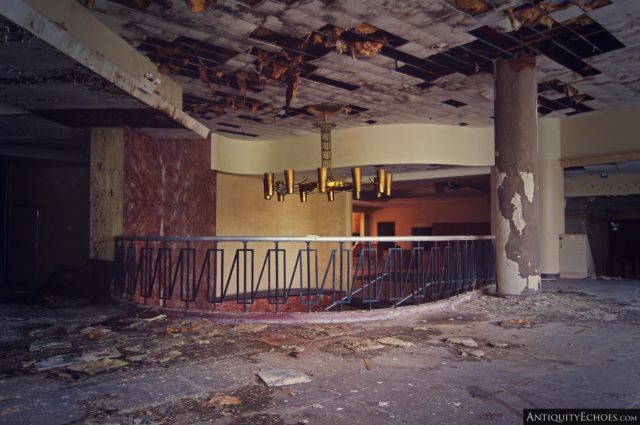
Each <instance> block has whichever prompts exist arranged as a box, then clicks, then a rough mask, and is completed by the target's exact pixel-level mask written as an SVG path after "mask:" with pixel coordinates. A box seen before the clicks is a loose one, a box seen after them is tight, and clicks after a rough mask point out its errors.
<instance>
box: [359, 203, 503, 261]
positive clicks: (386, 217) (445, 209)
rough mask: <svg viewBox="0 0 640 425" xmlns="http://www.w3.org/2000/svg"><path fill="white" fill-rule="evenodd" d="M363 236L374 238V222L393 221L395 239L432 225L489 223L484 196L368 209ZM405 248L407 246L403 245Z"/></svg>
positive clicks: (487, 207)
mask: <svg viewBox="0 0 640 425" xmlns="http://www.w3.org/2000/svg"><path fill="white" fill-rule="evenodd" d="M367 215H368V217H369V220H368V225H369V227H368V228H367V235H371V236H377V228H378V222H381V221H393V222H395V226H396V236H411V228H412V227H433V225H434V223H490V222H491V211H490V202H489V200H488V199H487V197H477V198H458V199H456V198H449V199H434V200H402V201H398V202H396V203H394V204H393V205H391V206H389V207H383V208H380V209H375V210H370V211H369V212H368V213H367ZM401 245H403V248H405V249H408V248H409V247H410V245H411V244H410V243H404V244H401Z"/></svg>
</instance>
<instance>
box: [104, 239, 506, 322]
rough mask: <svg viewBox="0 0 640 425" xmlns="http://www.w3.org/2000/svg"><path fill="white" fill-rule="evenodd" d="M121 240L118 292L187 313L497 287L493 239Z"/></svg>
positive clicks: (373, 303) (362, 302) (357, 302)
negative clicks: (180, 309)
mask: <svg viewBox="0 0 640 425" xmlns="http://www.w3.org/2000/svg"><path fill="white" fill-rule="evenodd" d="M115 242H116V246H115V259H116V270H115V271H116V273H115V288H116V292H117V294H118V295H120V296H122V297H124V298H126V299H129V300H131V301H135V302H138V303H141V304H152V305H158V306H160V307H171V308H183V309H186V310H198V311H202V310H209V311H245V312H248V311H260V312H269V311H270V312H276V313H277V312H281V311H307V312H311V311H322V310H344V309H350V310H353V309H372V308H382V307H399V306H402V305H407V304H419V303H424V302H433V301H437V300H441V299H444V298H448V297H451V296H453V295H457V294H460V293H463V292H466V291H469V290H474V289H478V288H480V287H483V286H486V285H488V284H494V283H495V255H494V253H495V251H494V248H493V236H428V237H399V236H398V237H319V236H307V237H225V236H221V237H165V236H120V237H117V238H115Z"/></svg>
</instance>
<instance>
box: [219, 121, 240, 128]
mask: <svg viewBox="0 0 640 425" xmlns="http://www.w3.org/2000/svg"><path fill="white" fill-rule="evenodd" d="M217 125H221V126H223V127H229V128H240V126H239V125H236V124H229V123H226V122H219V123H217Z"/></svg>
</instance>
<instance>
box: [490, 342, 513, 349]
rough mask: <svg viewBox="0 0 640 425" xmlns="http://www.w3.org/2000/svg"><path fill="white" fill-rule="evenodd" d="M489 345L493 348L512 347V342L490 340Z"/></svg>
mask: <svg viewBox="0 0 640 425" xmlns="http://www.w3.org/2000/svg"><path fill="white" fill-rule="evenodd" d="M487 345H488V346H489V347H493V348H510V347H511V344H509V343H507V342H489V343H488V344H487Z"/></svg>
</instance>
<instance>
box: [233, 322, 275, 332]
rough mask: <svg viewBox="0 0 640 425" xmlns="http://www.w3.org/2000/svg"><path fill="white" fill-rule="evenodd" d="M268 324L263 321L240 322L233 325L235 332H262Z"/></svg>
mask: <svg viewBox="0 0 640 425" xmlns="http://www.w3.org/2000/svg"><path fill="white" fill-rule="evenodd" d="M267 327H269V325H266V324H264V323H240V324H237V325H235V326H234V327H233V330H234V331H236V332H262V331H264V330H265V329H267Z"/></svg>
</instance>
